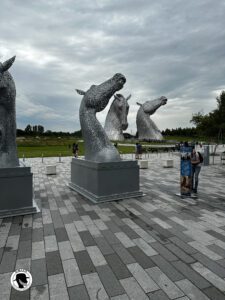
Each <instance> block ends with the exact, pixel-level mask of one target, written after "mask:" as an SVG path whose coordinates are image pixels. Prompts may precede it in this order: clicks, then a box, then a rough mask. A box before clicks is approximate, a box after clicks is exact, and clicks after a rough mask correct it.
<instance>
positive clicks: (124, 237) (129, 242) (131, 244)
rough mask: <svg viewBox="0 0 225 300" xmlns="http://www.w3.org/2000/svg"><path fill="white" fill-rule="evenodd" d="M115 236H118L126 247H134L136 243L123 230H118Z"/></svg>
mask: <svg viewBox="0 0 225 300" xmlns="http://www.w3.org/2000/svg"><path fill="white" fill-rule="evenodd" d="M115 236H116V237H117V239H118V241H120V243H121V244H122V245H123V246H124V247H125V248H129V247H134V246H135V243H134V242H133V241H132V240H131V239H130V238H129V237H128V236H127V235H126V234H125V233H124V232H122V231H120V232H116V233H115Z"/></svg>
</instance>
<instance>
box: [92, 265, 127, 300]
mask: <svg viewBox="0 0 225 300" xmlns="http://www.w3.org/2000/svg"><path fill="white" fill-rule="evenodd" d="M96 270H97V272H98V276H99V278H100V280H101V282H102V283H103V286H104V288H105V290H106V292H107V294H108V295H109V296H110V297H113V296H117V295H121V294H124V293H125V291H124V289H123V287H122V286H121V284H120V282H119V281H118V279H117V278H116V276H115V275H114V273H113V272H112V270H111V269H110V267H109V266H108V265H104V266H99V267H96Z"/></svg>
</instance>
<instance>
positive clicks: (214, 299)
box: [202, 287, 225, 300]
mask: <svg viewBox="0 0 225 300" xmlns="http://www.w3.org/2000/svg"><path fill="white" fill-rule="evenodd" d="M202 291H203V292H204V294H206V296H208V297H209V299H211V300H224V299H225V294H224V293H222V292H221V291H219V290H218V289H217V288H215V287H209V288H207V289H204V290H202Z"/></svg>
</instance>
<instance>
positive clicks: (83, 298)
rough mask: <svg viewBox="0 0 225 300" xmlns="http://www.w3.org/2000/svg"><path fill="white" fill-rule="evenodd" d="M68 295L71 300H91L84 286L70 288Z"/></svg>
mask: <svg viewBox="0 0 225 300" xmlns="http://www.w3.org/2000/svg"><path fill="white" fill-rule="evenodd" d="M68 293H69V298H70V300H76V299H77V300H90V298H89V296H88V293H87V290H86V287H85V285H84V284H80V285H76V286H71V287H69V288H68Z"/></svg>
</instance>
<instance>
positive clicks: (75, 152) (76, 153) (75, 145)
mask: <svg viewBox="0 0 225 300" xmlns="http://www.w3.org/2000/svg"><path fill="white" fill-rule="evenodd" d="M72 149H73V155H74V157H78V150H79V148H78V144H77V143H73V147H72Z"/></svg>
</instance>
